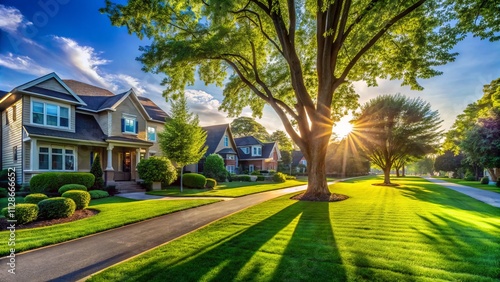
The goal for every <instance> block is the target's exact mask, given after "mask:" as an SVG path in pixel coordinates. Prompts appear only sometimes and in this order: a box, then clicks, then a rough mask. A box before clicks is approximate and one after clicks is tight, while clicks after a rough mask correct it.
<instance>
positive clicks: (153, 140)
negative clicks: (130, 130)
mask: <svg viewBox="0 0 500 282" xmlns="http://www.w3.org/2000/svg"><path fill="white" fill-rule="evenodd" d="M150 129H153V131H154V132H153V133H154V138H153V139H150V138H149V130H150ZM146 136H147V139H148V141H152V142H156V137H157V135H156V127H154V126H148V131H147V132H146Z"/></svg>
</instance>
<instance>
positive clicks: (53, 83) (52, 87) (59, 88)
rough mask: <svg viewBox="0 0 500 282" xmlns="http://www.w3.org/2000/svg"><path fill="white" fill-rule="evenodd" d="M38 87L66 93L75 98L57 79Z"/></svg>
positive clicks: (47, 81) (40, 84)
mask: <svg viewBox="0 0 500 282" xmlns="http://www.w3.org/2000/svg"><path fill="white" fill-rule="evenodd" d="M36 86H38V87H40V88H45V89H49V90H54V91H57V92H61V93H65V94H68V96H71V97H73V95H71V94H70V93H69V92H68V90H66V89H65V88H64V87H63V86H62V85H61V84H60V83H59V82H58V81H57V80H56V79H55V78H52V79H49V80H46V81H44V82H42V83H39V84H37V85H36Z"/></svg>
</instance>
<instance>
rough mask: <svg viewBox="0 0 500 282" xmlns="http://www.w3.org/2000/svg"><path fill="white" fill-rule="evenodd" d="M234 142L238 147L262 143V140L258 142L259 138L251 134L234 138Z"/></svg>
mask: <svg viewBox="0 0 500 282" xmlns="http://www.w3.org/2000/svg"><path fill="white" fill-rule="evenodd" d="M234 142H235V143H236V146H238V147H244V146H250V145H263V144H262V142H260V141H259V140H257V138H255V137H253V136H245V137H239V138H234Z"/></svg>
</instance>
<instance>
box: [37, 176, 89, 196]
mask: <svg viewBox="0 0 500 282" xmlns="http://www.w3.org/2000/svg"><path fill="white" fill-rule="evenodd" d="M94 181H95V177H94V175H92V174H91V173H89V172H46V173H42V174H37V175H35V176H33V177H32V178H31V180H30V191H31V192H32V193H57V191H58V189H59V188H60V187H61V186H63V185H66V184H81V185H83V186H85V187H87V188H90V187H92V185H94Z"/></svg>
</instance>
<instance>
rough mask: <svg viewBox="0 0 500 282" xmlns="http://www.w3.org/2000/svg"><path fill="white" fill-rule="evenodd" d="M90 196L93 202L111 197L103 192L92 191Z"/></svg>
mask: <svg viewBox="0 0 500 282" xmlns="http://www.w3.org/2000/svg"><path fill="white" fill-rule="evenodd" d="M89 194H90V198H91V199H92V200H94V199H101V198H106V197H109V193H108V192H106V191H103V190H90V191H89Z"/></svg>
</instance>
